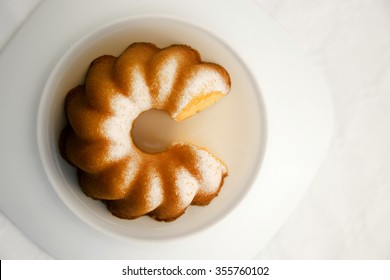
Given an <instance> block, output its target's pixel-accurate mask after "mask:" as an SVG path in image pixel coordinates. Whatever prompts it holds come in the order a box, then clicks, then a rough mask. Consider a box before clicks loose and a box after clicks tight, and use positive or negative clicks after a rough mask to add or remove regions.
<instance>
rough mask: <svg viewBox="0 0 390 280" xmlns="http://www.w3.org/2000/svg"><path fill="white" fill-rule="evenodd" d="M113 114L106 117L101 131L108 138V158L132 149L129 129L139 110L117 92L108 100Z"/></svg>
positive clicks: (115, 157) (125, 153)
mask: <svg viewBox="0 0 390 280" xmlns="http://www.w3.org/2000/svg"><path fill="white" fill-rule="evenodd" d="M110 107H111V110H112V111H113V115H112V116H111V117H109V118H107V119H106V120H105V122H104V124H103V133H104V135H105V137H106V138H107V139H109V140H110V142H111V145H110V148H109V153H108V158H109V159H111V160H113V159H121V158H123V157H125V156H126V155H128V154H129V153H130V152H131V150H132V144H131V140H130V136H129V135H130V131H131V126H132V123H133V120H134V119H135V118H136V117H137V116H138V114H139V113H140V110H139V109H138V108H137V107H136V106H135V104H134V103H133V102H132V101H131V100H130V99H129V98H127V97H125V96H123V95H121V94H117V95H115V96H114V97H113V98H112V99H111V101H110Z"/></svg>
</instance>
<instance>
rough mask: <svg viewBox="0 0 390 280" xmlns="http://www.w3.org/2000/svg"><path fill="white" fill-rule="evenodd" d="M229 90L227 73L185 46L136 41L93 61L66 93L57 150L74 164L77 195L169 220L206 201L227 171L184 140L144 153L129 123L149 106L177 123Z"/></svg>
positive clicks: (128, 214) (119, 212)
mask: <svg viewBox="0 0 390 280" xmlns="http://www.w3.org/2000/svg"><path fill="white" fill-rule="evenodd" d="M229 90H230V77H229V74H228V73H227V71H226V70H225V69H224V68H222V67H221V66H219V65H217V64H214V63H206V62H203V61H201V58H200V55H199V53H198V52H197V51H196V50H194V49H192V48H191V47H189V46H185V45H172V46H169V47H166V48H163V49H160V48H158V47H157V46H155V45H154V44H151V43H134V44H132V45H130V46H129V47H128V48H127V49H126V50H125V51H124V52H123V53H122V54H121V55H120V56H119V57H114V56H110V55H104V56H101V57H98V58H97V59H95V60H94V61H93V62H92V63H91V65H90V67H89V69H88V72H87V76H86V79H85V84H84V85H80V86H77V87H75V88H74V89H72V90H70V92H69V93H68V94H67V96H66V99H65V116H66V120H67V125H66V127H65V128H64V129H63V131H62V133H61V136H60V152H61V155H62V156H63V158H64V159H65V160H66V161H67V162H68V163H70V164H71V165H73V166H74V167H76V168H77V171H78V172H77V174H78V181H79V185H80V187H81V189H82V190H83V192H84V193H85V194H86V195H87V196H89V197H91V198H94V199H98V200H102V201H103V202H104V203H105V204H106V205H107V208H108V210H109V211H111V213H112V214H113V215H115V216H117V217H119V218H123V219H134V218H137V217H140V216H143V215H148V216H150V217H152V218H154V219H156V220H159V221H172V220H174V219H176V218H178V217H179V216H180V215H182V214H183V213H184V212H185V210H186V208H187V207H188V206H189V205H191V204H192V205H207V204H208V203H209V202H210V201H211V200H212V199H213V198H214V197H215V196H216V195H217V194H218V192H219V190H220V188H221V186H222V185H223V181H224V178H225V176H227V173H228V172H227V168H226V166H225V164H224V163H223V162H222V161H221V160H219V159H218V158H217V157H215V156H214V155H212V154H211V153H210V152H208V151H207V150H206V149H205V148H201V147H198V146H196V145H194V144H190V143H173V144H172V145H171V146H170V147H169V148H168V149H167V150H165V151H163V152H159V153H154V154H152V153H147V152H145V151H142V150H141V149H139V148H138V147H137V146H136V145H135V144H134V142H133V140H132V138H131V130H132V126H133V122H134V121H135V120H136V118H137V117H138V116H139V115H140V114H141V113H142V112H144V111H147V110H149V109H160V110H165V111H166V112H168V113H169V114H170V115H171V116H172V118H173V119H174V120H176V121H182V120H184V119H186V118H188V117H190V116H192V115H193V114H195V113H197V112H199V111H202V110H203V109H205V108H206V107H208V106H210V105H211V104H213V103H214V102H216V101H218V100H219V99H220V98H222V97H223V96H225V95H226V94H227V93H228V92H229Z"/></svg>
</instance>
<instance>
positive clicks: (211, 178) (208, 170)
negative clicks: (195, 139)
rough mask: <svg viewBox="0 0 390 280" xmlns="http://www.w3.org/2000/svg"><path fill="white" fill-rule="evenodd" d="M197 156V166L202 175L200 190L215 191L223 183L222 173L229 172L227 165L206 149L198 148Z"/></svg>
mask: <svg viewBox="0 0 390 280" xmlns="http://www.w3.org/2000/svg"><path fill="white" fill-rule="evenodd" d="M196 156H197V168H198V169H199V172H200V174H201V175H202V179H201V182H200V190H199V192H201V193H203V194H212V193H215V192H216V191H217V190H218V188H219V186H220V184H221V179H222V175H223V174H225V173H226V172H227V170H226V167H225V166H224V165H223V164H222V163H221V162H220V161H218V160H217V159H216V158H215V157H214V156H213V155H212V154H210V153H209V152H207V151H205V150H202V149H196Z"/></svg>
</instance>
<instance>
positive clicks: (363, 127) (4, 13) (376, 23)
mask: <svg viewBox="0 0 390 280" xmlns="http://www.w3.org/2000/svg"><path fill="white" fill-rule="evenodd" d="M40 1H41V0H12V1H11V0H0V47H2V46H3V45H4V44H5V43H6V41H7V40H8V39H9V38H10V36H12V34H13V32H15V31H16V30H17V28H18V26H19V25H20V24H22V23H23V21H24V20H25V19H26V17H27V16H28V14H29V13H30V12H31V11H32V10H33V9H34V7H36V5H38V4H39V2H40ZM257 1H258V2H259V4H260V5H261V6H262V7H263V8H264V9H265V10H266V11H267V12H268V13H269V14H270V15H271V16H272V17H273V18H274V19H275V20H276V21H277V22H279V23H280V24H281V25H282V26H283V27H284V29H285V30H286V32H287V33H289V34H290V35H291V37H292V38H293V39H294V40H295V41H296V42H297V43H298V44H299V45H300V46H301V47H302V48H303V49H304V50H305V52H306V53H307V55H308V57H309V58H310V59H311V61H312V63H313V64H314V65H315V66H316V67H317V69H318V71H320V72H321V73H322V75H323V76H324V78H325V80H326V81H327V82H328V84H329V86H330V89H331V93H332V97H333V102H334V110H335V121H336V122H335V131H334V136H333V139H332V143H331V147H330V149H329V152H328V154H327V156H326V158H325V160H324V162H323V165H322V166H321V168H320V170H319V172H318V175H317V176H316V178H315V180H314V182H313V183H312V185H311V187H310V189H309V191H308V193H307V195H306V196H305V198H304V199H303V201H302V203H301V204H300V206H299V207H298V208H297V209H296V210H295V211H294V212H293V213H292V215H291V217H290V218H289V220H288V221H287V223H286V224H285V225H283V227H282V228H281V229H280V230H279V232H278V233H277V234H276V235H275V236H274V237H273V238H272V240H271V241H270V242H269V243H268V244H267V246H266V247H265V248H263V249H262V251H261V252H259V254H258V258H260V259H390V0H343V1H339V0H295V1H288V0H279V1H275V0H257ZM243 16H245V15H243ZM4 74H5V73H0V75H4ZM0 187H1V186H0ZM37 226H39V225H37ZM48 258H51V256H50V255H49V254H47V253H46V252H44V251H43V250H41V249H40V248H39V247H37V245H36V244H34V243H33V242H31V241H30V240H29V239H28V235H25V234H24V233H22V232H20V231H19V230H18V229H17V228H16V227H15V226H14V225H13V224H12V222H10V221H9V220H8V219H7V218H6V217H5V216H4V215H3V214H2V213H0V259H48Z"/></svg>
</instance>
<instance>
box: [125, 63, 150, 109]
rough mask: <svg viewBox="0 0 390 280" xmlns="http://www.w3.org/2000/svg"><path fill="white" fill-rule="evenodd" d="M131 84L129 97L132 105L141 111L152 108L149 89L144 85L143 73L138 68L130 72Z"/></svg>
mask: <svg viewBox="0 0 390 280" xmlns="http://www.w3.org/2000/svg"><path fill="white" fill-rule="evenodd" d="M131 75H132V83H131V92H130V96H131V99H132V100H133V101H134V103H136V104H137V107H138V108H139V109H140V110H141V111H145V110H148V109H150V108H151V107H152V97H151V95H150V91H149V87H148V85H147V83H146V80H145V76H144V73H143V72H142V71H141V70H140V68H139V67H135V68H134V69H133V70H132V72H131Z"/></svg>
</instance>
